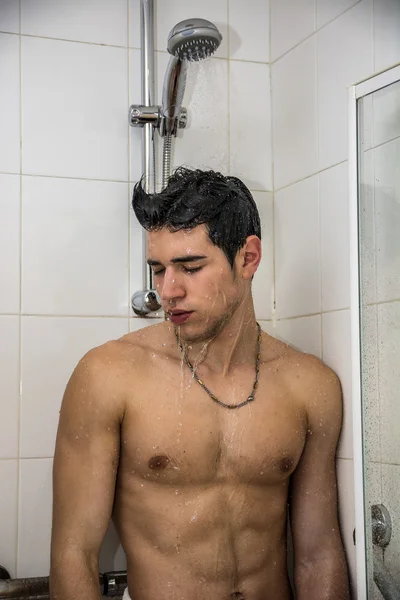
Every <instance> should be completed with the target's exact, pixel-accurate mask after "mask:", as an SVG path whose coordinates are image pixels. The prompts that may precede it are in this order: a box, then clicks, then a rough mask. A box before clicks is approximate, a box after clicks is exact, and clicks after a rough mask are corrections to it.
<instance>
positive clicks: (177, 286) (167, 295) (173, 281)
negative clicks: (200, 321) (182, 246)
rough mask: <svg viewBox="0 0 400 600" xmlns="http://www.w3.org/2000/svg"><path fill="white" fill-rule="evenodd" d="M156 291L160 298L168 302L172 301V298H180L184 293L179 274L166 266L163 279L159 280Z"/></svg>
mask: <svg viewBox="0 0 400 600" xmlns="http://www.w3.org/2000/svg"><path fill="white" fill-rule="evenodd" d="M157 291H158V293H159V295H160V297H161V300H162V301H163V302H169V303H171V302H173V301H174V300H181V299H182V298H184V297H185V294H186V292H185V288H184V287H183V285H182V281H181V278H180V277H179V275H177V274H176V273H174V272H172V271H169V270H168V268H167V269H166V270H165V273H164V277H163V280H162V282H160V286H159V289H158V290H157Z"/></svg>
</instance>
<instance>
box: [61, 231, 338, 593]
mask: <svg viewBox="0 0 400 600" xmlns="http://www.w3.org/2000/svg"><path fill="white" fill-rule="evenodd" d="M196 229H197V228H196ZM153 235H154V234H153ZM157 235H158V239H157V244H158V246H157V253H153V255H154V256H156V258H157V261H156V263H157V264H156V265H155V269H156V271H157V273H155V279H156V285H157V286H158V289H159V291H160V292H161V295H162V296H163V299H164V300H165V302H167V303H168V306H169V305H171V306H172V307H174V308H177V309H179V308H181V309H183V310H185V311H189V312H191V313H192V314H191V316H190V317H189V318H188V319H187V320H185V322H184V323H182V324H181V326H180V328H181V329H180V331H181V334H182V336H183V339H184V340H185V341H186V342H188V345H189V346H190V348H191V349H190V353H191V355H190V358H191V360H192V364H195V363H196V358H198V359H200V356H202V360H199V361H198V365H197V367H196V368H197V374H198V376H199V377H200V379H202V380H204V382H205V383H206V385H207V387H208V388H209V389H210V390H211V391H212V392H213V393H214V394H215V396H216V397H217V398H218V399H220V400H221V401H223V402H225V403H226V404H241V403H242V402H243V400H244V399H246V398H247V397H248V395H249V393H250V391H251V389H252V386H253V383H254V377H255V356H256V340H257V330H256V325H255V321H254V311H253V308H252V302H251V294H250V285H249V282H250V279H251V276H252V273H254V272H255V270H256V267H257V265H258V260H259V254H257V252H258V249H257V248H258V247H257V240H258V238H257V240H256V241H255V240H254V236H252V237H250V238H248V243H247V244H246V246H245V247H243V249H242V250H241V251H240V252H239V253H238V256H237V258H236V259H235V277H233V274H232V270H231V268H230V266H229V265H228V264H227V260H226V257H224V256H223V255H222V257H221V251H220V250H219V249H218V250H216V249H215V247H214V246H212V245H211V244H210V242H209V240H208V238H207V236H206V235H205V233H204V231H202V230H199V229H198V230H197V231H196V230H194V231H193V232H192V233H191V234H190V235H186V234H185V233H180V232H178V233H175V234H171V233H168V232H163V231H161V232H159V233H158V234H157ZM189 241H190V244H192V246H190V244H189ZM258 242H259V240H258ZM190 247H192V248H193V247H194V248H195V250H194V252H195V254H196V255H197V256H202V257H203V258H201V259H199V260H198V261H197V263H196V265H194V266H198V265H199V264H200V265H203V266H202V268H201V270H200V271H197V273H198V274H196V276H194V274H191V273H188V272H187V270H186V269H187V268H188V267H193V265H190V264H189V265H188V264H186V262H187V258H186V257H185V252H186V250H185V249H187V252H188V254H190ZM192 252H193V249H192ZM174 257H175V258H174ZM176 257H178V258H179V260H178V261H176ZM182 258H183V260H184V264H183V265H182ZM252 261H253V263H252ZM225 314H231V319H230V321H229V322H228V323H227V325H226V327H225V328H224V329H223V330H219V333H218V336H217V337H215V338H212V339H213V341H212V343H211V344H210V346H209V347H208V348H207V352H205V353H203V355H202V347H203V346H204V344H203V343H202V342H201V341H199V340H201V339H205V340H208V339H209V337H207V335H206V336H205V337H204V338H201V334H202V332H204V327H205V324H206V325H207V327H209V328H210V330H212V328H214V329H215V324H218V319H220V318H221V316H222V317H224V315H225ZM340 423H341V395H340V384H339V382H338V380H337V377H336V376H335V374H334V373H333V372H332V371H331V370H330V369H329V368H328V367H326V366H325V365H323V364H322V363H321V362H320V361H319V360H318V359H317V358H315V357H313V356H311V355H307V354H304V353H301V352H297V351H296V350H294V349H293V348H291V347H289V346H288V345H286V344H283V343H282V342H280V341H278V340H276V339H274V338H273V337H271V336H269V335H267V334H266V333H263V335H262V344H261V357H260V372H259V384H258V388H257V391H256V394H255V399H254V401H253V402H250V403H248V404H246V405H244V406H242V407H240V408H238V409H233V410H229V409H227V408H226V407H223V406H220V405H219V404H217V403H216V402H214V401H213V400H212V399H211V398H210V396H209V395H208V394H207V393H206V391H205V390H204V388H203V387H201V386H200V385H199V384H198V383H197V381H196V380H195V379H194V378H193V376H192V374H191V372H190V370H189V368H188V366H187V365H186V363H185V361H184V360H183V358H182V355H181V352H180V350H179V348H178V345H177V340H176V337H175V330H174V327H173V325H171V323H169V322H164V323H161V324H160V325H156V326H151V327H146V328H144V329H142V330H140V331H138V332H135V333H131V334H129V335H127V336H124V337H123V338H121V339H120V340H116V341H112V342H108V343H107V344H104V345H103V346H100V347H98V348H95V349H93V350H92V351H90V352H89V353H88V354H87V355H85V357H84V358H83V359H82V360H81V361H80V363H79V365H78V366H77V368H76V370H75V372H74V374H73V376H72V377H71V379H70V381H69V383H68V386H67V389H66V392H65V395H64V399H63V405H62V409H61V415H60V424H59V431H58V435H57V445H56V453H55V459H54V474H55V477H54V511H53V531H52V576H51V581H52V582H53V583H52V589H53V592H52V597H53V598H57V599H58V600H70V599H72V598H74V597H76V592H75V589H74V588H73V587H72V584H71V577H70V576H69V575H70V574H74V575H76V574H77V572H78V571H79V570H80V571H79V577H80V578H81V581H84V582H85V586H86V587H85V589H87V590H88V591H87V594H86V595H87V597H88V598H90V599H91V600H92V599H94V598H96V600H97V599H98V598H99V595H98V594H99V592H98V583H97V581H98V553H99V549H100V546H101V543H102V540H103V538H104V535H105V533H106V530H107V525H108V523H109V519H110V517H111V516H112V518H113V520H114V523H115V525H116V528H117V530H118V533H119V536H120V540H121V543H122V545H123V548H124V550H125V553H126V557H127V572H128V586H129V591H130V595H131V597H132V600H155V599H160V600H232V599H236V600H238V599H240V600H290V599H291V597H292V595H291V589H290V585H289V581H288V576H287V568H286V562H287V540H286V528H287V517H288V502H289V500H290V507H291V525H292V531H293V538H294V544H295V556H297V557H299V558H298V560H297V563H298V566H297V567H296V565H295V580H296V593H297V597H298V599H299V600H304V599H305V600H315V599H318V600H320V598H322V597H324V598H326V600H328V599H329V600H331V599H332V600H333V598H334V599H335V600H348V593H347V583H346V577H345V575H346V567H345V565H344V556H343V549H342V546H341V540H340V533H339V528H338V522H337V498H336V479H335V449H336V444H337V440H338V435H339V431H340ZM315 565H317V568H318V573H321V574H322V576H321V577H318V578H316V577H315ZM79 577H78V576H76V579H77V580H78V579H79ZM321 580H322V581H323V584H322V585H321ZM338 581H339V588H340V590H342V591H340V590H339V593H337V591H338V589H339V588H338ZM315 582H317V584H315ZM324 582H326V583H324ZM316 585H317V587H316Z"/></svg>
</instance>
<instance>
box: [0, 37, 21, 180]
mask: <svg viewBox="0 0 400 600" xmlns="http://www.w3.org/2000/svg"><path fill="white" fill-rule="evenodd" d="M0 56H2V57H7V60H4V59H2V60H1V61H0V81H1V86H0V131H1V144H0V172H3V173H19V172H20V114H19V113H20V100H19V97H20V86H19V58H20V57H19V38H18V37H17V36H16V35H11V34H7V33H0Z"/></svg>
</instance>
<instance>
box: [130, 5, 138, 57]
mask: <svg viewBox="0 0 400 600" xmlns="http://www.w3.org/2000/svg"><path fill="white" fill-rule="evenodd" d="M140 43H141V40H140V0H129V46H130V47H131V48H140Z"/></svg>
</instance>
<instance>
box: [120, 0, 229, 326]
mask: <svg viewBox="0 0 400 600" xmlns="http://www.w3.org/2000/svg"><path fill="white" fill-rule="evenodd" d="M221 40H222V35H221V34H220V32H219V31H218V29H217V27H216V26H215V25H214V24H213V23H211V22H210V21H207V20H206V19H186V20H185V21H181V22H180V23H178V24H177V25H175V27H173V28H172V30H171V32H170V34H169V36H168V44H167V50H168V52H169V53H170V54H171V55H172V56H171V58H170V60H169V63H168V67H167V70H166V73H165V77H164V85H163V92H162V104H161V106H158V105H156V103H155V93H154V0H141V57H142V104H132V106H130V108H129V124H130V125H131V126H132V127H141V128H142V129H143V141H142V153H143V157H142V161H143V184H144V188H145V190H146V192H148V193H155V192H156V188H157V184H156V181H157V178H156V174H157V173H156V160H155V157H156V136H155V131H156V130H157V131H158V133H159V135H160V136H161V137H162V138H164V148H163V161H162V187H165V186H166V185H167V183H168V179H169V177H170V174H171V150H172V137H176V135H177V133H178V129H184V128H185V127H186V123H187V110H186V109H185V108H183V107H182V102H183V97H184V93H185V87H186V74H187V68H188V62H189V61H198V60H202V59H204V58H207V57H208V56H211V55H212V54H213V53H214V52H215V50H216V49H217V48H218V46H219V45H220V43H221ZM143 241H144V249H143V255H144V256H146V254H147V234H145V235H144V236H143ZM143 279H144V282H145V289H144V290H142V291H139V292H135V294H134V295H133V297H132V309H133V311H134V312H135V314H137V315H139V316H141V317H146V316H148V315H149V314H151V313H154V312H157V311H158V310H160V308H161V303H160V299H159V297H158V295H157V292H156V290H155V289H153V277H152V272H151V269H150V267H149V266H148V265H147V264H145V265H144V276H143Z"/></svg>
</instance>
